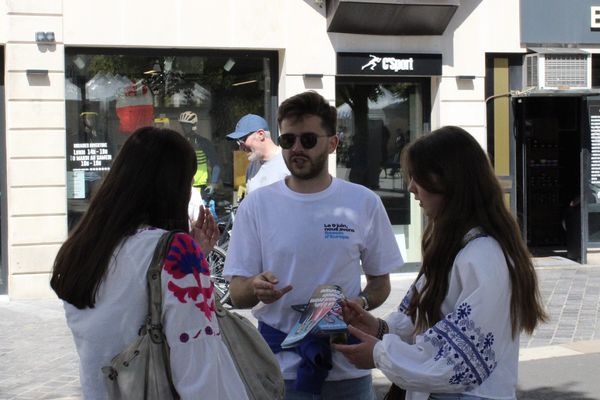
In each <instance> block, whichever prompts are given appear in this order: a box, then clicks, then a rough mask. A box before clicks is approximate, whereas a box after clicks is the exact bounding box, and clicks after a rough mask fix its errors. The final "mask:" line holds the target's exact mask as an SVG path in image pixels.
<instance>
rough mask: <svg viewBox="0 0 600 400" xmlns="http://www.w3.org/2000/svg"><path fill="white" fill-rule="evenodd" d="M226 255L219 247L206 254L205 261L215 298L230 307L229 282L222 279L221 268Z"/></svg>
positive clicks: (223, 266) (223, 265)
mask: <svg viewBox="0 0 600 400" xmlns="http://www.w3.org/2000/svg"><path fill="white" fill-rule="evenodd" d="M226 256H227V253H226V251H225V250H223V249H222V248H220V247H216V246H215V248H213V250H212V251H211V252H210V253H208V256H207V257H206V261H207V262H208V265H209V267H210V279H211V280H212V281H213V284H214V285H215V296H216V297H217V298H218V299H219V300H220V301H221V304H229V305H231V299H230V297H229V282H228V281H227V280H226V279H224V278H223V268H225V257H226Z"/></svg>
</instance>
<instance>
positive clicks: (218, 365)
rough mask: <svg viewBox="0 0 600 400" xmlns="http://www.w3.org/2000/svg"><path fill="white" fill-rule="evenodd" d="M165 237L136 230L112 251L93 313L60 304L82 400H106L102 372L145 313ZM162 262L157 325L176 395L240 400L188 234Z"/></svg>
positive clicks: (208, 286) (204, 268)
mask: <svg viewBox="0 0 600 400" xmlns="http://www.w3.org/2000/svg"><path fill="white" fill-rule="evenodd" d="M163 233H164V231H163V230H160V229H146V230H140V231H138V232H137V233H136V234H135V235H133V236H131V237H130V238H128V239H126V240H125V241H124V243H123V244H122V246H120V248H119V247H118V248H117V249H118V250H117V251H116V252H115V256H114V258H113V259H112V261H111V264H110V266H109V270H108V273H107V276H106V279H105V280H104V282H103V283H102V284H101V285H100V288H99V290H98V295H97V300H96V305H95V307H94V308H87V309H84V310H79V309H77V308H75V307H73V306H72V305H71V304H68V303H65V304H64V307H65V312H66V316H67V324H68V326H69V328H70V329H71V331H72V333H73V337H74V339H75V345H76V347H77V352H78V353H79V358H80V368H79V373H80V380H81V386H82V389H83V394H84V397H85V399H86V400H96V399H98V400H105V399H106V396H107V393H106V389H105V386H104V381H103V380H104V377H103V375H102V372H101V370H100V369H101V368H102V367H104V366H107V365H110V360H111V359H112V358H113V357H114V356H115V355H117V354H118V353H119V352H121V351H122V350H124V349H125V348H126V347H127V346H128V345H129V344H130V343H131V342H133V341H134V340H135V338H136V337H137V334H138V330H139V328H140V326H141V325H142V323H143V321H144V319H145V317H146V314H147V311H148V291H147V284H146V272H147V270H148V266H149V265H150V261H151V258H152V255H153V253H154V248H155V247H156V244H157V242H158V239H159V238H160V236H161V235H162V234H163ZM167 259H168V260H169V261H167V262H166V263H165V265H164V267H163V270H162V274H161V279H162V282H161V283H162V294H163V310H162V319H163V325H164V331H165V334H166V337H167V342H168V343H169V347H170V348H171V371H172V374H173V381H174V384H175V388H176V389H177V392H178V393H179V395H180V396H181V398H182V399H201V398H204V399H235V400H237V399H246V398H247V396H246V391H245V388H244V385H243V383H242V381H241V379H240V377H239V375H238V373H237V370H236V369H235V365H234V364H233V360H232V359H231V356H230V355H229V352H228V350H227V348H226V346H225V344H224V343H223V341H222V340H221V337H220V331H219V325H218V322H217V317H216V315H215V312H214V301H215V300H214V296H213V290H214V288H213V285H212V283H211V280H210V276H209V273H208V265H207V263H206V261H205V260H204V256H203V255H202V253H201V251H200V248H199V246H198V245H197V244H196V242H194V241H193V239H192V238H191V237H190V236H189V235H187V234H181V233H180V234H177V235H176V236H175V238H174V239H173V244H172V245H171V250H170V251H169V254H168V256H167Z"/></svg>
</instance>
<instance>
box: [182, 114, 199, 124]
mask: <svg viewBox="0 0 600 400" xmlns="http://www.w3.org/2000/svg"><path fill="white" fill-rule="evenodd" d="M179 122H181V123H183V124H197V123H198V116H197V115H196V113H195V112H192V111H184V112H182V113H181V114H179Z"/></svg>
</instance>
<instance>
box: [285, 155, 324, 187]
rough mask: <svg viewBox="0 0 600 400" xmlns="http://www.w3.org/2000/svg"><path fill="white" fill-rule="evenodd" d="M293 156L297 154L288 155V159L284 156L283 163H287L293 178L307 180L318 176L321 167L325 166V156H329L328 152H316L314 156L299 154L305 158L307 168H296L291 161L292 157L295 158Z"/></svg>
mask: <svg viewBox="0 0 600 400" xmlns="http://www.w3.org/2000/svg"><path fill="white" fill-rule="evenodd" d="M295 157H298V156H289V159H288V158H287V157H284V161H285V165H287V167H288V169H289V170H290V173H291V174H292V176H294V177H295V178H298V179H302V180H309V179H313V178H315V177H317V176H319V174H320V173H321V172H322V171H323V169H324V168H325V164H326V162H327V157H329V154H327V153H322V154H318V155H317V156H316V157H315V158H310V157H308V156H305V155H304V156H300V157H303V158H304V159H305V160H306V161H305V164H307V165H308V169H306V168H303V169H299V168H296V166H295V164H294V162H293V161H292V158H295Z"/></svg>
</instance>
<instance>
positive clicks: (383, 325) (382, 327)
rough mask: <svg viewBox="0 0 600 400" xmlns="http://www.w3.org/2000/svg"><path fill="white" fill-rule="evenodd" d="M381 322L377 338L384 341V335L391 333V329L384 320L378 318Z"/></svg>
mask: <svg viewBox="0 0 600 400" xmlns="http://www.w3.org/2000/svg"><path fill="white" fill-rule="evenodd" d="M377 319H378V320H379V327H378V328H377V336H376V338H377V339H379V340H381V339H383V335H385V334H386V333H389V332H390V327H389V326H388V324H387V322H386V321H385V320H384V319H381V318H377Z"/></svg>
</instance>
